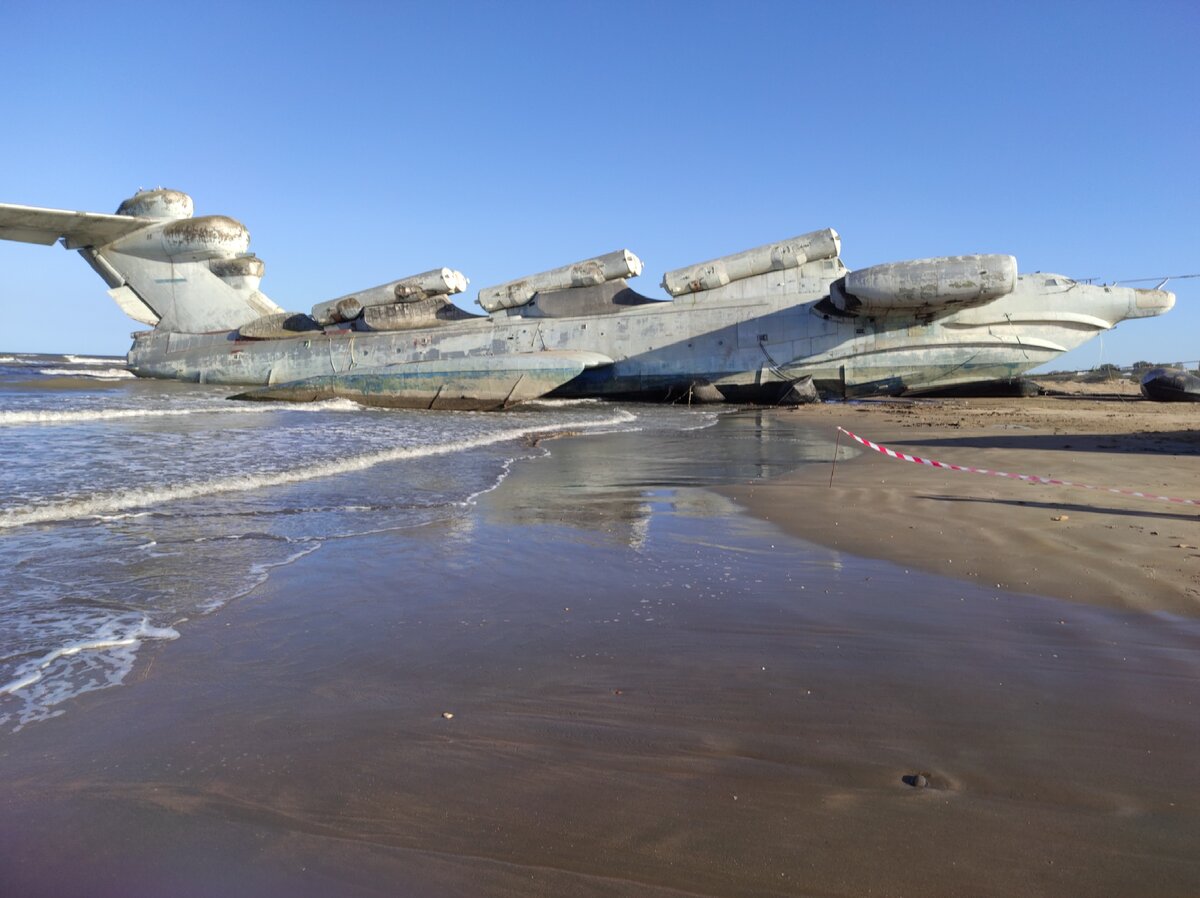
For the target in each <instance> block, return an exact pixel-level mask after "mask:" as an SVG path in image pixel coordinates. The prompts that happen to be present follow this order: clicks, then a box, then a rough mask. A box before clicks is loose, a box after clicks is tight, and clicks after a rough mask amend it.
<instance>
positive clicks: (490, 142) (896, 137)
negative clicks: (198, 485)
mask: <svg viewBox="0 0 1200 898" xmlns="http://www.w3.org/2000/svg"><path fill="white" fill-rule="evenodd" d="M0 34H2V35H3V44H4V63H5V64H4V70H5V85H4V90H3V93H2V94H0V121H2V122H3V129H2V132H0V133H3V136H4V139H3V140H0V201H3V202H14V203H24V204H28V205H44V206H52V207H57V208H73V209H87V210H94V211H115V209H116V207H117V204H118V203H119V202H120V201H121V200H122V199H123V198H125V197H126V196H129V195H130V194H132V193H133V192H134V191H135V190H136V189H137V188H138V187H154V186H159V185H161V186H166V187H173V188H177V189H180V190H184V191H187V192H188V193H190V194H192V196H193V197H194V198H195V201H196V210H197V214H214V213H222V214H227V215H232V216H233V217H235V218H237V219H239V220H240V221H242V222H243V223H244V224H246V226H247V227H248V228H249V229H250V232H251V234H252V238H253V239H252V244H251V249H252V250H254V251H255V252H257V253H258V255H259V256H261V257H262V258H263V259H264V260H265V261H266V263H267V274H266V278H265V279H264V281H263V290H264V292H266V293H267V294H268V295H270V296H271V297H272V298H273V299H275V300H276V301H277V302H279V303H280V304H281V305H283V306H285V307H287V308H289V309H294V310H307V309H308V308H309V307H310V306H311V305H312V304H313V303H314V302H316V301H318V300H322V299H326V298H329V297H332V296H336V295H339V294H343V293H347V292H350V291H353V290H357V289H361V288H364V287H367V286H371V285H374V284H377V283H382V282H384V281H387V280H390V279H393V278H396V277H400V276H403V275H406V274H411V273H414V272H418V271H423V270H426V269H428V268H432V267H434V266H440V265H446V266H450V267H453V268H459V269H461V270H462V271H463V272H465V273H466V274H467V275H468V276H469V277H470V278H471V282H472V287H471V292H470V293H469V294H468V296H469V297H470V298H471V299H473V298H474V293H475V290H476V289H477V288H479V287H483V286H487V285H489V284H493V283H498V282H501V281H504V280H508V279H510V278H514V277H518V276H520V275H523V274H527V273H530V272H534V271H539V270H542V269H544V268H549V267H553V266H556V265H560V264H564V263H567V262H571V261H574V260H576V259H580V258H584V257H587V256H591V255H594V254H597V253H601V252H606V251H608V250H611V249H615V248H618V247H628V248H630V249H632V250H633V251H634V252H636V253H637V254H638V255H640V256H641V258H642V259H643V260H644V261H645V263H646V273H645V274H644V275H643V276H642V278H641V279H640V280H639V281H638V282H635V286H638V287H639V288H640V289H641V290H642V292H645V293H648V294H650V295H654V296H661V295H663V294H662V293H661V291H660V290H659V288H658V286H657V284H658V280H659V278H660V276H661V274H662V272H663V271H665V270H668V269H671V268H674V267H677V266H681V265H685V264H688V263H691V262H696V261H701V260H703V259H707V258H711V257H713V256H717V255H722V254H725V253H730V252H734V251H737V250H740V249H744V248H747V247H751V246H755V245H758V244H761V243H766V242H769V241H772V240H777V239H782V238H785V237H790V236H792V235H794V234H797V233H801V232H804V231H808V230H813V229H816V228H820V227H826V226H832V227H835V228H837V229H838V231H839V232H840V233H841V235H842V247H843V250H842V252H843V258H844V259H845V261H846V263H847V264H848V265H849V266H851V267H852V268H853V267H862V266H865V265H870V264H874V263H877V262H886V261H894V260H898V259H907V258H918V257H923V256H933V255H950V254H957V253H968V252H1006V253H1012V254H1014V255H1015V256H1016V257H1017V260H1018V263H1019V264H1020V267H1021V270H1023V271H1035V270H1044V271H1056V272H1060V273H1063V274H1067V275H1070V276H1073V277H1079V278H1085V277H1096V278H1100V279H1104V280H1116V279H1122V278H1141V277H1151V276H1156V275H1174V274H1191V273H1195V272H1200V170H1198V163H1200V4H1198V3H1197V2H1196V0H1179V2H1173V0H1161V2H1148V3H1132V2H1123V3H1110V2H1095V3H1082V2H1072V3H1068V2H1061V3H1055V2H1039V3H961V2H960V3H944V4H929V3H885V2H879V3H853V2H852V3H840V2H839V3H830V2H825V3H819V4H818V3H802V2H793V3H766V2H729V3H706V2H687V3H683V2H681V3H666V2H662V3H619V2H605V3H593V4H587V3H566V2H563V3H551V2H543V3H523V2H507V3H452V2H445V3H431V2H423V3H358V2H346V3H339V4H336V5H334V4H332V3H331V4H311V3H310V4H305V3H289V4H283V3H278V4H271V3H244V2H241V3H236V4H234V3H229V4H225V3H219V2H206V3H202V4H192V3H186V4H178V3H163V2H157V3H153V4H136V3H116V4H96V3H93V2H89V3H76V2H55V3H46V4H34V3H19V2H8V3H3V4H0ZM1171 286H1172V288H1173V289H1175V291H1176V293H1177V296H1178V303H1177V306H1176V309H1175V311H1174V312H1172V313H1170V314H1169V315H1167V316H1165V317H1162V318H1157V319H1151V320H1149V321H1130V322H1126V323H1124V324H1122V325H1120V326H1119V327H1118V328H1117V329H1116V330H1115V331H1113V332H1112V333H1110V334H1108V335H1105V337H1104V338H1103V343H1101V341H1100V340H1093V341H1092V342H1090V343H1088V344H1087V345H1086V346H1084V347H1083V348H1082V349H1079V350H1076V351H1075V352H1074V353H1072V354H1070V355H1068V356H1064V357H1063V358H1062V359H1061V360H1060V361H1059V362H1058V363H1056V365H1055V366H1054V367H1090V366H1093V365H1095V364H1098V363H1100V362H1115V363H1119V364H1124V363H1129V362H1132V361H1134V360H1136V359H1141V358H1147V359H1151V360H1160V361H1170V360H1195V359H1197V358H1200V279H1196V280H1185V281H1177V282H1174V283H1173V284H1172V285H1171ZM0 310H2V311H3V313H4V321H5V332H4V333H3V334H2V335H0V350H7V351H11V350H18V351H67V352H86V353H111V354H121V353H124V352H125V350H126V349H127V348H128V344H129V339H128V335H129V332H130V331H131V330H133V329H135V328H136V327H139V326H138V325H136V324H135V323H134V322H132V321H130V320H129V319H127V318H126V317H125V316H124V315H123V314H122V313H121V312H120V311H119V310H118V309H117V308H116V306H115V305H114V304H113V303H112V302H111V301H110V300H109V299H108V297H107V296H106V295H105V293H104V285H103V283H102V282H101V281H100V279H99V278H98V277H96V275H94V274H93V273H92V271H91V270H90V269H89V268H88V267H87V265H86V264H85V263H84V262H83V261H82V260H81V259H79V258H78V257H77V256H75V255H74V254H70V253H66V252H64V251H63V250H62V249H61V248H58V247H38V246H32V245H24V244H11V243H0Z"/></svg>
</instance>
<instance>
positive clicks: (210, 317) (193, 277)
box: [0, 189, 283, 333]
mask: <svg viewBox="0 0 1200 898" xmlns="http://www.w3.org/2000/svg"><path fill="white" fill-rule="evenodd" d="M0 239H6V240H21V241H24V242H27V243H40V244H44V245H49V244H51V243H54V242H56V241H57V240H60V239H61V240H62V242H63V245H64V246H65V247H66V248H67V249H75V250H78V251H79V253H80V255H82V256H83V257H84V259H85V260H86V261H87V262H88V264H89V265H91V266H92V268H93V269H95V271H96V273H97V274H99V275H100V276H101V277H102V278H103V279H104V281H105V283H107V284H108V286H109V288H110V289H109V291H108V293H109V295H110V296H111V297H112V298H113V299H114V300H115V301H116V303H117V305H118V306H120V308H121V310H122V311H124V312H125V313H126V314H127V315H129V316H130V317H131V318H133V319H135V320H137V321H141V322H143V323H145V324H152V325H155V326H156V327H157V328H159V329H161V330H169V331H175V332H181V333H205V332H210V331H219V330H233V329H235V328H238V327H241V326H242V325H243V324H248V323H249V322H250V321H253V320H254V319H255V318H258V317H260V316H262V315H265V314H270V313H273V312H280V311H283V310H282V309H281V308H280V307H279V306H277V305H276V304H275V303H273V302H272V301H271V300H270V299H268V298H267V297H266V296H265V295H264V294H263V293H261V292H260V291H259V289H258V284H259V281H260V280H261V279H262V275H263V270H264V267H265V266H264V265H263V262H262V260H261V259H259V258H257V257H256V256H254V255H253V254H252V253H249V252H247V251H246V250H247V247H248V246H249V244H250V234H249V232H248V231H247V230H246V229H245V227H243V226H242V225H241V224H240V223H239V222H237V221H234V220H233V219H232V218H227V217H225V216H223V215H206V216H201V217H199V218H193V217H192V200H191V197H189V196H188V195H187V194H184V193H180V192H179V191H176V190H161V189H160V190H149V191H141V192H139V193H137V194H135V195H134V196H133V197H131V198H129V199H128V200H126V201H125V202H123V203H122V204H121V207H120V209H119V210H118V212H117V214H116V215H106V214H103V213H98V212H70V211H66V210H62V209H41V208H36V207H33V206H9V205H0Z"/></svg>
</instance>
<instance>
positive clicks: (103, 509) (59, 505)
mask: <svg viewBox="0 0 1200 898" xmlns="http://www.w3.org/2000/svg"><path fill="white" fill-rule="evenodd" d="M634 420H636V417H635V416H634V415H632V414H630V413H629V412H625V411H621V412H619V413H617V414H615V415H612V416H610V417H608V418H603V419H599V420H596V421H588V422H581V423H578V424H571V425H564V424H563V423H556V424H548V425H540V426H536V427H519V428H509V429H506V430H500V431H497V432H495V433H492V434H488V435H486V436H479V437H474V438H471V439H464V440H452V441H449V442H445V443H437V444H433V445H429V446H418V447H410V448H395V449H384V450H379V451H375V452H366V453H363V454H361V455H357V456H349V457H345V458H339V459H336V460H330V461H324V462H316V463H313V464H308V465H304V466H303V467H296V468H288V469H284V470H282V471H274V472H265V473H257V474H240V475H235V476H230V477H217V478H213V479H209V480H201V481H197V482H195V483H180V484H175V485H170V486H161V487H144V488H140V489H131V490H119V491H115V492H109V493H99V494H94V495H91V496H86V497H84V498H80V499H68V500H60V501H56V502H38V503H36V504H30V505H21V506H16V507H14V508H7V509H4V510H3V511H0V528H11V527H22V526H26V525H29V524H42V523H47V522H49V521H66V520H75V519H78V518H86V517H95V516H99V515H112V514H117V513H120V512H125V511H130V510H132V509H137V508H145V507H148V506H158V505H162V504H165V503H168V502H180V501H186V500H189V499H200V498H204V497H207V496H212V495H216V494H218V493H231V492H247V491H250V490H259V489H268V488H271V487H278V486H284V485H287V484H291V483H301V482H304V481H307V480H314V479H317V478H319V477H333V476H337V475H341V474H346V473H348V472H351V471H365V470H367V469H368V468H372V467H375V466H376V465H380V464H385V463H387V462H395V461H404V460H406V459H416V458H428V457H430V456H436V455H449V454H452V453H455V452H465V451H469V450H471V449H479V448H482V447H484V446H492V445H495V444H497V443H504V442H509V441H512V440H520V439H524V438H526V437H531V436H536V435H539V434H551V433H562V432H567V431H571V432H576V431H581V430H595V429H597V428H604V427H614V426H617V425H620V424H626V423H628V422H630V421H634Z"/></svg>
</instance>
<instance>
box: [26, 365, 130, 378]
mask: <svg viewBox="0 0 1200 898" xmlns="http://www.w3.org/2000/svg"><path fill="white" fill-rule="evenodd" d="M38 374H44V375H46V377H91V378H93V379H95V380H124V379H125V378H127V377H133V376H134V373H133V372H132V371H129V370H127V369H125V368H96V369H90V370H89V369H87V368H39V369H38Z"/></svg>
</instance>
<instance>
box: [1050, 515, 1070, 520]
mask: <svg viewBox="0 0 1200 898" xmlns="http://www.w3.org/2000/svg"><path fill="white" fill-rule="evenodd" d="M1050 520H1052V521H1069V520H1071V519H1070V517H1068V516H1067V515H1065V514H1056V515H1055V516H1054V517H1052V518H1051V519H1050Z"/></svg>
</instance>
